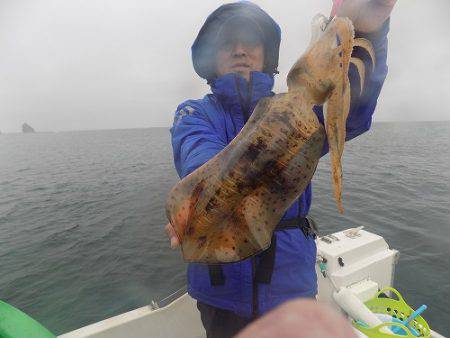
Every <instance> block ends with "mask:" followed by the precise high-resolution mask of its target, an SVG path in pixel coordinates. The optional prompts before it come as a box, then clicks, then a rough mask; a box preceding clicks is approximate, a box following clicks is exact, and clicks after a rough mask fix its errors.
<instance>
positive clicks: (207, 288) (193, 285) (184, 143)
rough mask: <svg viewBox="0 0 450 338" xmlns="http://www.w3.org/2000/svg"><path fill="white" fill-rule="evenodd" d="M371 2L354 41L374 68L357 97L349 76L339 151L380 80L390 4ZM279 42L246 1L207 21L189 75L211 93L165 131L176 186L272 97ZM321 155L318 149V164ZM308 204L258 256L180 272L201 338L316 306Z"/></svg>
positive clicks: (365, 116) (367, 116) (306, 199)
mask: <svg viewBox="0 0 450 338" xmlns="http://www.w3.org/2000/svg"><path fill="white" fill-rule="evenodd" d="M355 1H356V0H355ZM377 1H378V2H380V1H384V2H388V1H390V3H391V7H390V8H389V9H385V12H383V13H382V14H383V15H384V17H383V15H380V16H379V18H378V19H377V20H378V22H376V24H373V26H371V27H369V28H366V29H365V31H366V32H367V31H369V32H370V33H366V34H361V33H358V32H357V33H356V34H357V36H360V37H365V38H367V39H369V40H370V41H371V43H372V45H373V47H374V50H375V54H376V66H375V69H374V71H373V72H372V73H370V74H369V73H368V72H367V73H368V76H367V78H366V83H365V87H364V91H363V93H362V95H360V94H359V76H358V74H357V71H356V69H355V68H353V67H351V68H350V71H349V78H350V82H351V88H352V100H351V107H350V113H349V116H348V119H347V125H346V128H347V135H346V140H347V141H348V140H351V139H353V138H355V137H357V136H359V135H361V134H363V133H364V132H366V131H367V130H369V128H370V126H371V123H372V115H373V113H374V110H375V106H376V104H377V99H378V96H379V94H380V91H381V87H382V85H383V82H384V80H385V77H386V75H387V65H386V59H387V33H388V29H389V19H388V17H389V14H390V11H391V10H392V7H393V5H394V3H395V0H372V3H374V2H377ZM371 10H372V11H373V9H371ZM380 11H381V10H380ZM338 14H339V13H338ZM344 14H345V13H344ZM351 15H352V13H349V15H347V16H349V17H351ZM355 22H356V21H355V20H354V23H355ZM361 26H363V25H361ZM369 26H370V25H369ZM355 28H356V29H357V28H358V27H357V25H356V24H355ZM280 40H281V31H280V27H279V26H278V24H277V23H276V22H275V21H274V20H273V19H272V18H271V17H270V16H269V15H268V14H267V13H266V12H264V11H263V10H262V9H261V8H260V7H258V6H256V5H255V4H252V3H250V2H247V1H241V2H237V3H231V4H226V5H223V6H221V7H219V8H218V9H217V10H215V11H214V12H213V13H212V14H211V15H210V16H209V17H208V18H207V20H206V22H205V23H204V25H203V26H202V28H201V30H200V32H199V34H198V36H197V38H196V40H195V42H194V44H193V46H192V60H193V65H194V68H195V71H196V72H197V74H198V75H199V76H200V77H202V78H204V79H206V80H207V81H208V84H209V85H210V86H211V93H210V94H208V95H206V96H205V97H204V98H202V99H197V100H187V101H185V102H183V103H181V104H180V105H179V106H178V108H177V110H176V113H175V118H174V123H173V126H172V128H171V134H172V146H173V156H174V162H175V167H176V170H177V172H178V174H179V176H180V178H183V177H185V176H186V175H188V174H190V173H191V172H193V171H194V170H195V169H197V168H198V167H200V166H201V165H202V164H204V163H205V162H207V161H208V160H209V159H211V158H212V157H214V156H215V155H216V154H217V153H219V152H220V151H221V150H223V149H224V148H225V147H226V146H227V145H228V144H229V143H230V142H231V141H232V140H233V138H234V137H236V135H237V134H238V133H239V131H240V130H241V129H242V127H243V126H244V124H245V123H246V121H247V120H248V118H249V116H250V115H251V113H252V111H253V109H254V107H255V106H256V104H257V103H258V101H259V100H260V99H261V98H263V97H267V96H272V95H274V93H273V92H272V88H273V85H274V75H275V74H276V73H277V67H278V53H279V45H280ZM354 56H356V57H359V58H361V59H362V60H364V62H365V64H366V69H367V70H369V69H370V67H371V64H370V58H369V57H368V55H366V54H365V52H364V51H363V50H358V49H355V51H354ZM314 111H315V113H316V114H317V117H318V119H319V121H320V122H321V123H322V124H323V119H324V116H323V110H322V107H320V106H316V107H314ZM327 152H328V147H327V144H325V145H324V149H323V154H326V153H327ZM311 199H312V192H311V183H310V184H309V185H308V186H307V188H306V189H305V191H304V192H303V194H302V195H301V196H300V198H299V200H298V202H296V203H294V204H293V205H292V206H291V207H290V208H289V209H288V210H287V211H286V213H285V215H284V216H283V220H282V222H281V223H283V224H285V225H286V224H287V225H288V226H279V227H278V228H277V229H276V231H275V233H274V237H273V238H272V245H271V248H269V249H268V250H267V252H263V253H262V254H259V255H257V256H256V257H252V258H249V259H246V260H243V261H240V262H238V263H232V264H224V265H219V266H217V265H216V266H208V265H205V264H194V263H191V264H189V266H188V293H189V294H190V295H191V296H192V297H193V298H194V299H196V300H197V306H198V308H199V310H200V313H201V317H202V321H203V325H204V327H205V329H206V332H207V336H208V337H214V338H218V337H231V336H232V335H234V334H235V333H236V332H238V331H239V330H240V329H241V328H242V327H244V326H245V325H246V324H248V323H249V322H250V321H252V320H253V319H255V318H257V317H258V316H261V315H262V314H264V313H266V312H267V311H269V310H271V309H273V308H274V307H276V306H277V305H279V304H281V303H283V302H285V301H287V300H289V299H293V298H295V297H315V296H316V294H317V279H316V273H315V264H316V244H315V241H314V239H315V235H314V233H313V231H311V229H310V225H309V222H308V220H307V219H306V218H305V217H306V216H307V215H308V212H309V209H310V205H311ZM281 223H280V224H281ZM166 231H167V232H168V234H169V237H171V241H172V246H176V245H177V244H178V243H177V239H176V237H175V236H174V231H173V228H172V227H171V225H170V224H168V225H167V226H166Z"/></svg>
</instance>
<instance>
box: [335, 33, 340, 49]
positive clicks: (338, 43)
mask: <svg viewBox="0 0 450 338" xmlns="http://www.w3.org/2000/svg"><path fill="white" fill-rule="evenodd" d="M336 44H337V46H338V47H339V46H340V45H341V39H340V38H339V35H337V34H336Z"/></svg>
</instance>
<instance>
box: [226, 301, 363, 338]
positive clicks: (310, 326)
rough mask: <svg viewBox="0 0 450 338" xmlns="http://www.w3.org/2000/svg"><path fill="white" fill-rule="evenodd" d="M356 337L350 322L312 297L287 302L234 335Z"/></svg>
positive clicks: (243, 336) (266, 337) (292, 337)
mask: <svg viewBox="0 0 450 338" xmlns="http://www.w3.org/2000/svg"><path fill="white" fill-rule="evenodd" d="M253 337H258V338H277V337H283V338H357V336H356V334H355V332H353V329H352V327H351V326H350V324H349V321H348V320H346V319H345V318H344V317H343V316H342V315H341V314H340V313H339V312H337V311H336V310H334V309H332V308H331V307H330V306H328V305H324V304H322V303H319V302H317V301H315V300H311V299H308V300H306V299H300V300H294V301H290V302H287V303H285V304H283V305H281V306H279V307H277V308H276V309H275V310H273V311H271V312H269V313H268V314H266V315H265V316H263V317H261V318H260V319H258V320H257V321H255V322H253V323H251V324H250V325H248V326H247V327H246V328H245V329H244V330H242V331H241V332H240V333H238V335H237V336H235V337H234V338H253Z"/></svg>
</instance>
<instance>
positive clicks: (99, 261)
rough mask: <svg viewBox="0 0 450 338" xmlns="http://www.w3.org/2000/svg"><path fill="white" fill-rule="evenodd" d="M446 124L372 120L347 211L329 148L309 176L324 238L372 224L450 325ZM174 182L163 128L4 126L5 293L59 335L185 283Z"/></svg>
mask: <svg viewBox="0 0 450 338" xmlns="http://www.w3.org/2000/svg"><path fill="white" fill-rule="evenodd" d="M449 167H450V123H449V122H433V123H431V122H428V123H422V122H421V123H418V122H417V123H375V124H374V126H373V127H372V129H371V131H369V132H368V133H366V134H365V135H362V136H361V137H359V138H358V139H355V140H352V141H350V142H348V143H347V145H346V148H345V154H344V160H343V168H344V199H343V201H344V208H345V213H344V215H340V214H338V212H337V208H336V204H335V202H334V198H333V191H332V185H331V178H330V166H329V159H328V156H326V157H324V158H323V159H322V160H321V161H320V164H319V167H318V170H317V171H316V174H315V176H314V179H313V205H312V210H311V216H312V217H313V218H314V219H315V220H316V221H317V223H318V225H319V227H320V232H321V233H323V234H326V233H329V232H334V231H339V230H342V229H345V228H349V227H355V226H360V225H363V226H365V229H367V230H369V231H373V232H375V233H377V234H379V235H381V236H384V237H385V239H386V240H387V242H388V244H389V245H390V246H391V247H392V248H395V249H398V250H399V251H400V261H399V263H398V265H397V267H396V275H395V285H394V286H395V287H396V288H398V289H399V290H400V291H401V292H402V294H403V295H404V296H405V297H406V301H407V302H408V303H409V304H410V305H412V306H413V307H419V306H420V305H422V304H427V305H428V309H427V310H426V311H425V313H424V314H423V316H424V317H425V318H426V319H427V320H428V322H429V324H430V326H431V327H432V328H433V329H435V330H436V331H439V332H441V333H442V334H448V333H450V323H449V321H448V318H449V316H450V170H449ZM177 181H178V176H177V174H176V172H175V170H174V166H173V159H172V149H171V145H170V133H169V130H168V129H166V128H151V129H131V130H110V131H80V132H61V133H36V134H2V135H0V299H1V300H3V301H6V302H8V303H10V304H12V305H14V306H16V307H18V308H20V309H21V310H23V311H25V312H26V313H28V314H29V315H31V316H32V317H33V318H35V319H36V320H38V321H39V322H41V323H42V324H43V325H44V326H46V327H47V328H49V329H50V330H51V331H53V332H54V333H55V334H61V333H64V332H68V331H70V330H73V329H76V328H79V327H81V326H84V325H87V324H90V323H93V322H96V321H99V320H102V319H105V318H108V317H111V316H114V315H117V314H120V313H123V312H125V311H129V310H132V309H135V308H137V307H140V306H143V305H146V304H149V303H150V302H151V300H153V299H155V300H158V299H161V298H164V297H165V296H167V295H168V294H170V293H172V292H173V291H175V290H177V289H179V288H181V287H183V286H184V285H185V283H186V278H185V269H186V266H185V264H184V263H183V261H182V259H181V256H180V253H179V252H178V251H172V250H170V249H169V242H168V240H167V238H166V235H165V234H164V231H163V228H164V225H165V224H166V222H167V221H166V217H165V210H164V204H165V197H166V194H167V193H168V191H169V190H170V189H171V187H172V186H173V185H174V184H175V183H176V182H177Z"/></svg>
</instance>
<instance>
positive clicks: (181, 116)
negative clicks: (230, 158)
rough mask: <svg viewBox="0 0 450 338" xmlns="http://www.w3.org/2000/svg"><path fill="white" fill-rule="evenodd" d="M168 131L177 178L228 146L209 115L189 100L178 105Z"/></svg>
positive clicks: (187, 173) (185, 174) (188, 172)
mask: <svg viewBox="0 0 450 338" xmlns="http://www.w3.org/2000/svg"><path fill="white" fill-rule="evenodd" d="M170 132H171V134H172V148H173V158H174V162H175V167H176V169H177V172H178V175H179V176H180V178H183V177H185V176H187V175H189V174H190V173H191V172H193V171H194V170H195V169H197V168H198V167H200V166H201V165H203V164H204V163H206V162H207V161H208V160H209V159H211V158H213V157H214V156H215V155H216V154H218V153H219V152H220V151H221V150H223V149H224V148H225V147H226V146H227V143H226V140H224V139H223V138H222V137H221V135H220V134H219V133H218V132H217V131H216V130H215V129H214V126H213V125H212V123H211V122H210V121H209V119H208V116H207V115H206V114H203V113H202V112H201V108H200V107H197V106H196V105H195V104H192V103H189V102H188V103H183V104H181V105H180V106H179V107H178V109H177V112H176V113H175V119H174V123H173V127H172V128H171V130H170Z"/></svg>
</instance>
